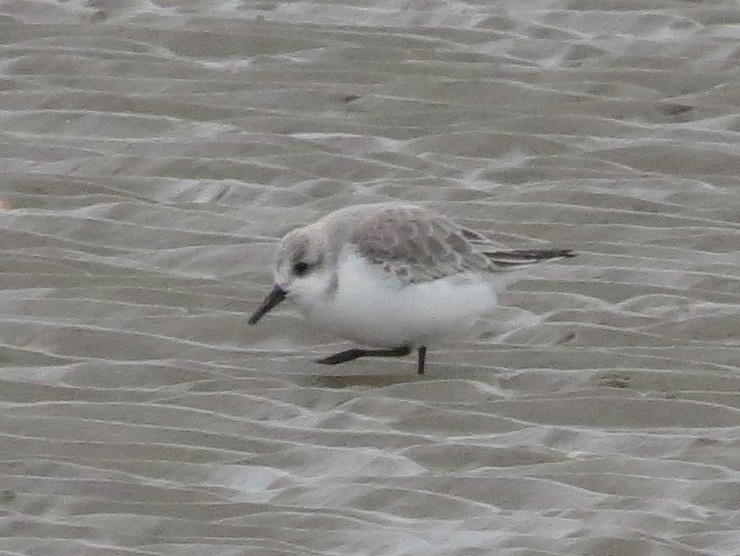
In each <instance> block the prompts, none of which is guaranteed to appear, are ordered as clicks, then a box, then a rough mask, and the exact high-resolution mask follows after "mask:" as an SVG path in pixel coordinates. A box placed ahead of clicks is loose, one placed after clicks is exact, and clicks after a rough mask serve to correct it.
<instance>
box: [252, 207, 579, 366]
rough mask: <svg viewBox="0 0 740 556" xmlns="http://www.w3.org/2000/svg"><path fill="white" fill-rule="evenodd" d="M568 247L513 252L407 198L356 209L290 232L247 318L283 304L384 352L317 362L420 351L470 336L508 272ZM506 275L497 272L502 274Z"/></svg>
mask: <svg viewBox="0 0 740 556" xmlns="http://www.w3.org/2000/svg"><path fill="white" fill-rule="evenodd" d="M573 256H575V255H574V254H573V253H572V252H571V250H570V249H514V250H511V249H509V250H507V249H505V248H502V247H501V246H500V245H496V244H495V243H493V242H492V241H491V240H489V239H487V238H486V237H484V236H483V235H481V234H480V233H478V232H475V231H473V230H468V229H466V228H462V227H460V226H458V225H456V224H454V223H453V222H451V221H450V220H448V219H447V218H445V217H444V216H442V215H440V214H437V213H435V212H432V211H430V210H428V209H425V208H422V207H418V206H415V205H410V204H404V203H400V202H393V203H380V204H371V205H354V206H349V207H346V208H343V209H341V210H337V211H335V212H332V213H331V214H328V215H327V216H325V217H323V218H322V219H320V220H318V221H316V222H314V223H313V224H309V225H307V226H304V227H302V228H298V229H296V230H293V231H292V232H289V233H288V234H287V235H285V237H283V239H282V240H281V241H280V245H279V247H278V250H277V254H276V257H275V262H274V267H273V271H274V278H275V284H274V286H273V288H272V291H270V293H269V294H268V295H267V297H265V299H264V301H263V302H262V304H261V305H260V306H259V307H258V308H257V310H256V311H255V312H254V313H253V314H252V316H251V317H250V318H249V324H256V323H257V322H258V321H259V320H260V319H261V318H262V317H263V316H264V315H265V313H267V312H268V311H270V310H271V309H272V308H273V307H275V306H276V305H277V304H278V303H280V302H281V301H283V300H284V299H289V300H293V301H294V302H295V303H296V305H297V306H298V309H299V311H300V312H301V313H302V314H303V315H304V316H305V317H306V318H307V319H308V320H309V321H310V322H312V323H313V324H315V325H316V326H318V327H319V328H322V329H324V330H326V331H329V332H331V333H334V334H336V335H337V336H340V337H342V338H347V339H350V340H354V341H356V342H358V343H360V344H363V345H366V346H373V347H375V348H381V349H361V348H355V349H350V350H346V351H342V352H340V353H336V354H334V355H331V356H329V357H325V358H323V359H319V360H318V361H317V363H323V364H326V365H336V364H337V363H344V362H346V361H353V360H355V359H358V358H360V357H400V356H404V355H408V354H409V353H411V351H412V350H413V349H416V350H417V352H418V366H417V372H418V373H419V374H423V373H424V363H425V359H426V351H427V346H429V345H434V344H437V343H440V342H442V341H449V340H450V339H455V338H460V337H464V336H465V334H466V333H467V332H469V331H470V329H471V328H472V327H473V326H474V325H475V323H476V322H477V321H478V319H479V318H480V317H481V315H482V314H484V313H485V312H486V311H488V310H490V309H492V308H493V307H494V306H495V305H496V291H497V290H498V289H500V286H501V284H502V283H503V282H504V281H508V280H503V278H502V275H501V273H502V272H504V271H509V270H511V269H513V268H514V267H520V266H522V265H527V264H532V263H536V262H540V261H544V260H547V259H553V258H560V257H573ZM497 275H498V276H497Z"/></svg>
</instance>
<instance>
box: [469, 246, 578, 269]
mask: <svg viewBox="0 0 740 556" xmlns="http://www.w3.org/2000/svg"><path fill="white" fill-rule="evenodd" d="M484 255H485V256H486V257H488V258H489V259H491V262H492V263H493V264H495V265H496V266H524V265H529V264H534V263H539V262H541V261H546V260H548V259H562V258H566V259H570V258H572V257H575V256H576V254H575V253H573V250H572V249H515V250H512V251H493V252H490V253H489V252H487V253H484Z"/></svg>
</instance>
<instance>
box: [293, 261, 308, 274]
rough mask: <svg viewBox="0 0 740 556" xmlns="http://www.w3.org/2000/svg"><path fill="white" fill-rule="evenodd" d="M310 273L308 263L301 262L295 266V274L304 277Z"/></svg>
mask: <svg viewBox="0 0 740 556" xmlns="http://www.w3.org/2000/svg"><path fill="white" fill-rule="evenodd" d="M306 272H308V263H304V262H300V263H295V264H294V265H293V274H295V275H296V276H303V275H304V274H306Z"/></svg>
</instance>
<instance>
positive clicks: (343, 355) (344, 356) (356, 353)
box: [316, 346, 411, 365]
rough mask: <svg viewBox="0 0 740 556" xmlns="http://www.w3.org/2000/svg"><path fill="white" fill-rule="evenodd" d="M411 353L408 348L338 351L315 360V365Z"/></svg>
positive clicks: (336, 363)
mask: <svg viewBox="0 0 740 556" xmlns="http://www.w3.org/2000/svg"><path fill="white" fill-rule="evenodd" d="M409 353H411V348H410V347H408V346H401V347H397V348H392V349H359V348H355V349H348V350H347V351H340V352H339V353H335V354H334V355H330V356H329V357H324V358H323V359H317V360H316V362H317V363H321V364H322V365H338V364H339V363H346V362H347V361H354V360H355V359H359V358H360V357H403V356H404V355H408V354H409Z"/></svg>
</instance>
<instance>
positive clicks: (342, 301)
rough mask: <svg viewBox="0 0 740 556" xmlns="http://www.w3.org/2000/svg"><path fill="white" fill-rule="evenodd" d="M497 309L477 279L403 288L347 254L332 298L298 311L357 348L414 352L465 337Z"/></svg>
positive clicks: (489, 292) (465, 277) (487, 287)
mask: <svg viewBox="0 0 740 556" xmlns="http://www.w3.org/2000/svg"><path fill="white" fill-rule="evenodd" d="M495 305H496V294H495V292H494V290H493V288H492V287H491V285H490V284H489V283H488V282H487V281H486V280H485V279H484V277H482V276H479V275H477V274H465V275H456V276H451V277H446V278H442V279H439V280H434V281H432V282H425V283H417V284H408V285H406V284H404V283H403V282H401V281H400V280H398V279H396V278H389V277H388V276H387V275H386V274H384V273H383V272H382V271H381V270H380V269H378V268H377V267H374V266H372V265H369V264H368V263H367V260H366V259H364V258H363V257H361V256H359V255H357V254H351V255H349V256H348V257H347V258H345V259H344V260H343V261H342V262H341V264H340V267H339V271H338V288H337V290H336V291H334V292H333V295H326V296H323V297H321V298H320V299H314V300H313V303H312V304H311V305H305V304H304V305H303V306H302V307H301V311H302V312H303V314H304V315H305V316H306V317H307V318H308V319H309V320H310V321H312V322H314V323H315V324H317V325H318V326H320V327H321V328H323V329H325V330H327V331H329V332H332V333H334V334H336V335H338V336H340V337H343V338H348V339H351V340H355V341H357V342H359V343H361V344H366V345H371V346H377V347H397V346H406V345H408V346H412V347H413V346H420V345H433V344H436V343H439V342H440V341H443V340H452V339H455V338H460V337H464V336H465V335H466V333H467V332H468V331H469V330H470V329H471V328H472V327H473V326H474V325H475V323H476V322H477V321H478V319H479V318H480V316H481V315H482V314H483V313H485V312H486V311H488V310H490V309H491V308H493V307H494V306H495Z"/></svg>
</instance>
